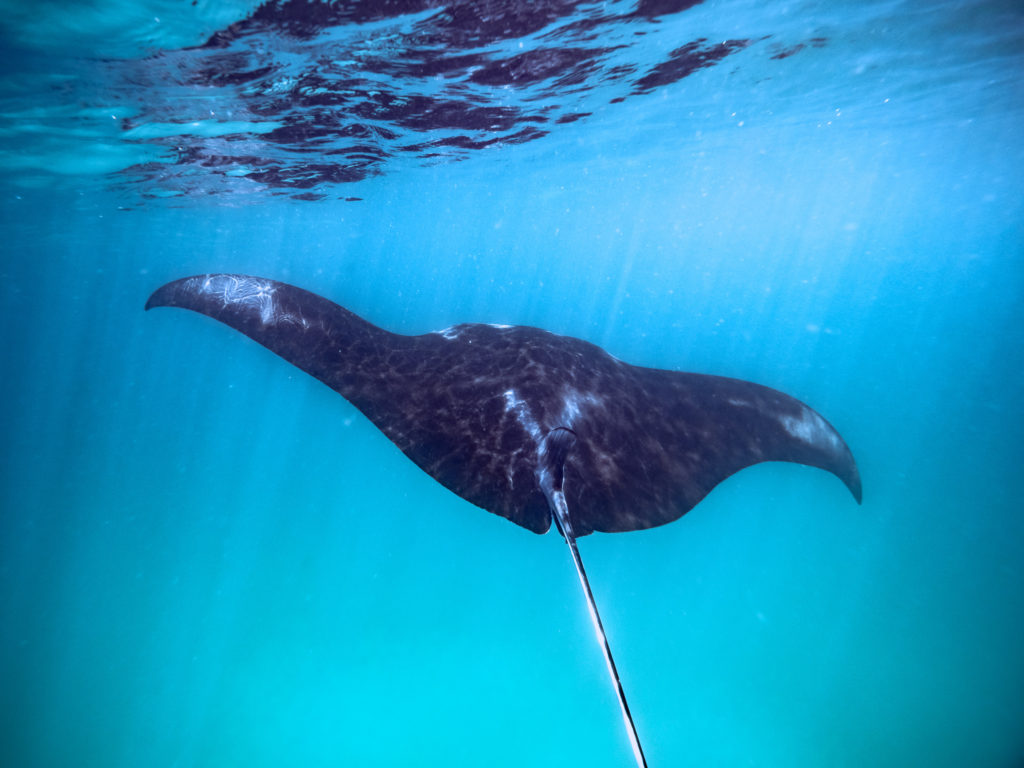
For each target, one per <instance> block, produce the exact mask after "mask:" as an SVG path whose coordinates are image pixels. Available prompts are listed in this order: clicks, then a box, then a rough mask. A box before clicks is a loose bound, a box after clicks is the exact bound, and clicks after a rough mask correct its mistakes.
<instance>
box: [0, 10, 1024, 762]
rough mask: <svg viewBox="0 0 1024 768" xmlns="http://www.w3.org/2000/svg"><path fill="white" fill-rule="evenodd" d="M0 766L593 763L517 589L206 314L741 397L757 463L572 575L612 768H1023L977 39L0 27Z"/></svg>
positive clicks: (957, 33) (546, 582)
mask: <svg viewBox="0 0 1024 768" xmlns="http://www.w3.org/2000/svg"><path fill="white" fill-rule="evenodd" d="M0 17H2V18H3V21H2V22H0V56H2V68H0V121H2V122H0V201H2V203H0V232H2V233H3V238H4V243H3V246H2V254H3V255H2V257H0V259H2V261H0V323H2V326H0V327H2V331H3V338H4V345H3V368H2V375H0V423H2V425H3V436H4V439H3V456H2V461H0V764H2V765H4V766H11V767H12V768H18V767H22V766H24V767H26V768H28V767H33V768H34V767H36V766H104V767H105V768H114V767H118V766H124V767H135V766H243V765H244V766H292V765H303V766H328V765H330V766H337V765H346V766H347V765H352V766H410V765H416V766H420V765H422V766H426V765H445V766H478V765H489V766H556V765H558V766H562V765H586V766H594V767H597V766H609V767H610V766H624V765H630V764H632V762H631V761H632V758H631V753H630V747H629V743H628V740H627V738H626V734H625V731H624V729H623V728H622V721H621V718H620V714H619V712H618V708H617V705H616V702H615V698H614V694H613V692H612V689H611V687H610V686H609V684H608V681H607V678H606V670H605V668H604V664H603V662H602V659H601V656H600V652H599V650H598V647H597V645H596V644H595V642H594V638H593V633H592V630H591V628H590V625H589V621H588V617H587V612H586V608H585V605H584V602H583V599H582V596H581V595H580V592H579V585H578V583H577V581H576V578H575V576H574V574H573V571H572V566H571V563H570V561H569V557H568V553H567V552H566V548H565V544H564V542H563V541H562V540H561V539H560V537H559V536H558V535H557V533H555V532H552V533H550V534H548V535H546V536H537V535H535V534H533V533H531V532H529V531H527V530H525V529H522V528H519V527H517V526H515V525H512V524H510V523H509V522H508V521H506V520H504V519H502V518H500V517H497V516H495V515H492V514H488V513H486V512H484V511H482V510H480V509H478V508H475V507H473V506H471V505H469V504H468V503H466V502H464V501H463V500H461V499H460V498H458V497H457V496H455V495H454V494H453V493H451V492H449V491H447V490H445V489H444V488H443V487H441V486H440V485H438V484H437V483H435V482H434V481H433V480H432V479H430V478H429V477H428V476H427V475H425V474H424V473H422V472H421V471H420V470H419V469H417V468H416V467H415V466H414V465H413V464H412V463H411V462H410V461H408V460H407V459H406V458H405V457H404V456H403V455H402V454H401V453H400V452H399V451H398V450H397V449H396V448H395V447H394V446H393V445H392V444H391V443H390V442H389V441H388V440H387V439H386V438H385V437H384V436H383V435H382V434H381V433H379V432H378V431H377V430H376V429H375V428H374V427H373V426H372V425H371V424H370V423H369V421H368V420H367V419H365V418H364V417H363V416H362V415H361V414H360V413H359V412H358V411H356V410H355V409H354V408H353V407H352V406H350V405H349V404H348V403H347V402H345V401H344V400H343V399H341V398H340V397H339V396H338V395H336V394H335V393H333V392H331V391H330V390H328V389H327V388H326V387H324V386H322V385H321V384H320V383H318V382H317V381H315V380H313V379H312V378H310V377H308V376H306V375H305V374H303V373H301V372H300V371H298V370H297V369H295V368H293V367H291V366H289V365H288V364H287V363H285V362H283V361H282V360H280V359H278V358H276V357H275V356H274V355H272V354H270V353H268V352H267V351H266V350H265V349H263V348H261V347H259V346H258V345H256V344H253V343H252V342H250V341H248V340H247V339H244V338H242V337H241V336H240V335H238V334H236V333H234V332H233V331H231V330H229V329H227V328H224V327H223V326H220V325H218V324H216V323H212V322H210V321H209V320H208V319H206V318H203V317H200V316H198V315H194V314H192V313H185V312H171V311H165V310H160V311H156V312H151V313H143V309H142V308H143V304H144V302H145V300H146V298H147V296H148V295H149V294H150V293H151V292H152V291H153V290H154V289H155V288H157V287H158V286H160V285H161V284H163V283H164V282H167V281H169V280H172V279H176V278H179V277H183V276H186V275H191V274H196V273H205V272H218V271H227V272H244V273H250V274H255V275H263V276H266V277H271V278H274V279H279V280H285V281H287V282H290V283H293V284H296V285H299V286H302V287H304V288H307V289H309V290H312V291H315V292H316V293H319V294H321V295H324V296H326V297H328V298H330V299H332V300H334V301H336V302H338V303H340V304H342V305H343V306H345V307H347V308H349V309H351V310H352V311H354V312H356V313H358V314H359V315H361V316H363V317H365V318H366V319H368V320H370V321H371V322H373V323H375V324H377V325H380V326H383V327H385V328H388V329H390V330H393V331H398V332H403V333H424V332H427V331H431V330H436V329H440V328H444V327H446V326H449V325H452V324H455V323H460V322H470V321H479V322H494V323H510V324H522V325H533V326H539V327H543V328H546V329H549V330H551V331H554V332H557V333H561V334H568V335H572V336H576V337H580V338H583V339H587V340H588V341H591V342H594V343H596V344H599V345H601V346H602V347H604V348H605V349H607V350H608V351H609V352H611V353H612V354H614V355H616V356H617V357H619V358H621V359H623V360H626V361H628V362H631V363H634V364H639V365H647V366H654V367H661V368H672V369H678V370H685V371H694V372H702V373H713V374H718V375H724V376H731V377H736V378H742V379H748V380H751V381H756V382H758V383H761V384H764V385H767V386H770V387H773V388H776V389H780V390H782V391H784V392H786V393H788V394H790V395H793V396H794V397H797V398H799V399H801V400H802V401H804V402H806V403H808V404H809V405H811V406H812V407H813V408H815V409H816V410H818V411H819V412H820V413H822V414H823V415H824V416H825V417H826V418H827V419H828V420H829V421H830V422H831V423H832V424H833V425H835V426H836V428H837V429H838V430H839V431H840V432H841V433H842V435H843V437H844V438H845V440H846V441H847V443H848V444H849V445H850V447H851V449H852V451H853V453H854V455H855V457H856V458H857V461H858V464H859V466H860V471H861V475H862V478H863V483H864V503H863V505H862V506H857V504H856V503H855V502H854V500H853V499H852V498H851V496H850V494H849V492H848V491H847V490H846V489H845V488H844V487H843V485H842V484H841V483H840V482H839V481H837V480H836V479H835V478H834V477H832V476H830V475H828V474H827V473H825V472H821V471H820V470H815V469H811V468H807V467H802V466H797V465H793V464H762V465H759V466H756V467H753V468H750V469H747V470H744V471H742V472H740V473H738V474H737V475H734V476H733V477H731V478H730V479H728V480H727V481H726V482H724V483H722V484H721V485H720V486H719V487H718V488H716V489H715V490H714V491H713V492H712V493H711V494H710V495H709V496H708V498H707V499H706V500H705V501H703V502H702V503H701V504H700V505H699V506H698V507H697V508H696V509H694V510H693V511H692V512H690V513H689V514H687V515H686V516H685V517H683V518H682V519H681V520H679V521H677V522H675V523H673V524H671V525H667V526H663V527H660V528H654V529H651V530H646V531H638V532H631V533H621V534H614V535H611V534H594V535H592V536H588V537H586V538H584V539H582V540H581V541H580V549H581V553H582V556H583V560H584V562H585V563H586V565H587V569H588V573H589V575H590V579H591V582H592V585H593V588H594V592H595V595H596V598H597V602H598V605H599V606H600V609H601V612H602V617H603V619H604V623H605V626H606V629H607V631H608V635H609V639H610V642H611V646H612V649H613V651H614V653H615V657H616V661H617V663H618V666H619V671H620V673H621V675H622V679H623V684H624V686H625V689H626V694H627V696H628V697H629V701H630V706H631V709H632V711H633V715H634V718H635V720H636V723H637V728H638V731H639V734H640V738H641V740H642V742H643V745H644V750H645V752H646V754H647V758H648V761H649V763H650V765H651V766H656V767H664V766H686V765H708V766H778V767H779V768H791V767H793V766H882V767H886V766H891V767H893V768H895V767H897V766H906V765H928V766H949V767H950V768H952V767H954V766H965V765H971V766H992V767H1006V768H1009V767H1011V766H1021V765H1024V515H1022V514H1021V499H1022V497H1024V472H1022V471H1021V458H1022V455H1024V451H1022V447H1021V430H1022V427H1024V418H1022V417H1024V399H1022V394H1024V351H1022V343H1021V342H1022V330H1021V328H1022V323H1024V311H1022V297H1024V263H1022V260H1024V259H1022V257H1024V226H1022V222H1024V219H1022V214H1024V194H1022V192H1024V182H1022V179H1024V140H1022V135H1021V134H1022V129H1021V125H1022V118H1024V100H1022V99H1024V87H1022V85H1021V79H1020V72H1022V71H1024V42H1022V41H1024V8H1022V7H1021V5H1020V3H1017V2H983V1H982V2H935V3H921V2H910V1H909V0H903V1H901V0H885V1H883V0H871V1H870V2H840V3H827V4H826V3H815V2H792V3H781V4H764V3H755V2H751V1H749V0H722V1H721V2H715V1H712V0H709V1H708V2H704V3H699V2H682V1H681V0H675V1H673V0H640V2H639V3H635V2H632V1H631V2H609V3H589V4H584V3H573V2H568V1H565V2H554V1H550V2H538V3H520V4H515V3H511V2H483V1H482V0H473V1H470V0H461V1H459V0H455V1H454V2H451V3H447V4H444V5H442V4H440V3H431V2H427V1H426V0H424V1H423V2H416V1H415V0H403V2H400V3H399V2H395V3H386V2H379V3H369V2H366V3H360V2H344V3H320V2H308V3H307V2H298V0H293V1H292V2H280V3H268V4H265V5H260V4H259V3H257V2H249V3H245V2H223V3H208V2H203V1H202V0H197V2H193V3H192V4H191V5H189V4H184V3H177V2H170V1H169V0H162V1H157V0H154V1H153V2H146V3H139V2H108V3H104V4H102V6H94V5H87V6H82V7H68V5H67V4H64V3H60V2H56V1H53V2H33V3H29V2H26V1H25V0H21V1H20V2H18V1H17V0H4V1H3V2H2V3H0Z"/></svg>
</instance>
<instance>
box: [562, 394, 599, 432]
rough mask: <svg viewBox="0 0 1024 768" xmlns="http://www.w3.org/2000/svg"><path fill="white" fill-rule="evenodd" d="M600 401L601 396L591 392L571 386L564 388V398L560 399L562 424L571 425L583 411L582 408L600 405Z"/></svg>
mask: <svg viewBox="0 0 1024 768" xmlns="http://www.w3.org/2000/svg"><path fill="white" fill-rule="evenodd" d="M602 402H603V401H602V400H601V398H600V397H598V396H597V395H595V394H594V393H593V392H580V391H579V390H576V389H572V388H571V387H570V388H568V389H566V391H565V396H564V399H563V400H562V424H563V426H566V427H572V426H573V425H574V422H575V421H576V420H577V419H578V418H579V417H580V415H581V414H582V413H583V409H585V408H595V407H600V406H601V405H602Z"/></svg>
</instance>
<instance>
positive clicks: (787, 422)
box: [779, 408, 839, 450]
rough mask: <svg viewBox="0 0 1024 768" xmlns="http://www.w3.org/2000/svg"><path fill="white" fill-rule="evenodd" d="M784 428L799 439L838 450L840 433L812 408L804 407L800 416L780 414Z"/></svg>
mask: <svg viewBox="0 0 1024 768" xmlns="http://www.w3.org/2000/svg"><path fill="white" fill-rule="evenodd" d="M779 421H780V422H781V423H782V428H783V429H785V430H786V431H787V432H789V434H791V435H792V436H793V437H795V438H796V439H797V440H802V441H803V442H805V443H807V444H808V445H813V446H816V447H818V448H829V449H831V450H838V448H839V435H837V434H836V431H835V430H834V429H832V427H830V426H829V425H828V423H827V422H826V421H825V420H824V419H823V418H821V416H819V415H818V414H817V413H815V412H814V411H812V410H811V409H810V408H803V409H802V410H801V412H800V415H799V416H780V417H779Z"/></svg>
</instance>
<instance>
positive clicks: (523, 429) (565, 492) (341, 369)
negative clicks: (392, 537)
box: [146, 274, 861, 766]
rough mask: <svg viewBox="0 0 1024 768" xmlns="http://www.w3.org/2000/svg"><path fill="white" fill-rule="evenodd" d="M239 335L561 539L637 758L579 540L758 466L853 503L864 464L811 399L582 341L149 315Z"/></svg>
mask: <svg viewBox="0 0 1024 768" xmlns="http://www.w3.org/2000/svg"><path fill="white" fill-rule="evenodd" d="M161 306H170V307H182V308H185V309H191V310H194V311H196V312H199V313H201V314H204V315H207V316H209V317H212V318H214V319H215V320H219V321H220V322H222V323H224V324H226V325H228V326H230V327H232V328H234V329H236V330H238V331H241V332H242V333H244V334H245V335H246V336H249V337H250V338H252V339H254V340H255V341H257V342H259V343H260V344H262V345H263V346H265V347H267V348H268V349H270V350H271V351H272V352H275V353H276V354H278V355H280V356H281V357H283V358H284V359H285V360H287V361H288V362H290V363H292V364H294V365H296V366H298V367H299V368H301V369H302V370H303V371H305V372H306V373H308V374H310V375H311V376H313V377H315V378H317V379H319V380H320V381H322V382H323V383H324V384H326V385H327V386H329V387H330V388H331V389H333V390H335V391H336V392H338V393H339V394H341V395H342V396H343V397H344V398H345V399H347V400H348V401H349V402H351V403H352V404H353V405H354V406H355V407H356V408H358V409H359V410H360V411H362V412H363V413H364V414H365V415H366V416H367V417H368V418H369V419H370V420H371V421H372V422H373V423H374V424H375V425H376V426H377V427H378V428H379V429H380V430H381V431H382V432H383V433H384V434H385V435H387V437H388V438H389V439H390V440H391V441H392V442H394V443H395V445H397V446H398V447H399V448H400V449H401V450H402V452H403V453H405V455H406V456H408V457H409V458H410V459H412V461H413V462H415V463H416V465H417V466H419V467H420V468H421V469H422V470H423V471H425V472H426V473H427V474H429V475H430V476H431V477H433V478H434V479H435V480H437V481H438V482H439V483H441V484H442V485H444V486H445V487H446V488H448V489H450V490H452V491H453V492H455V493H456V494H458V495H459V496H461V497H462V498H464V499H466V500H467V501H469V502H471V503H473V504H475V505H477V506H479V507H481V508H483V509H485V510H487V511H489V512H493V513H495V514H497V515H501V516H502V517H504V518H507V519H508V520H511V521H512V522H513V523H516V524H517V525H520V526H523V527H524V528H528V529H529V530H531V531H534V532H536V533H545V532H546V531H547V530H548V529H549V528H550V526H551V523H552V521H554V523H555V525H556V526H557V528H558V530H559V531H560V532H561V534H562V536H563V537H564V538H565V540H566V542H567V543H568V545H569V549H570V553H571V556H572V559H573V563H574V565H575V567H576V571H577V575H578V576H579V579H580V583H581V585H582V587H583V591H584V594H585V595H586V598H587V605H588V609H589V611H590V616H591V620H592V621H593V623H594V626H595V629H596V630H597V633H598V638H599V641H600V643H601V646H602V651H603V653H604V657H605V661H606V663H607V666H608V669H609V672H610V674H611V678H612V681H613V684H614V685H615V688H616V694H617V696H618V699H619V704H620V707H621V709H622V714H623V718H624V720H625V723H626V726H627V733H628V734H629V737H630V742H631V745H632V748H633V753H634V756H635V758H636V761H637V764H638V765H640V766H645V765H646V760H645V758H644V755H643V750H642V748H641V746H640V741H639V738H638V736H637V734H636V729H635V726H634V725H633V720H632V717H631V715H630V713H629V707H628V705H627V704H626V698H625V694H624V692H623V690H622V685H621V682H620V681H619V676H618V672H617V670H616V668H615V663H614V661H613V659H612V656H611V650H610V648H609V646H608V641H607V638H606V635H605V632H604V629H603V627H602V626H601V620H600V617H599V614H598V612H597V607H596V603H595V601H594V598H593V594H592V592H591V590H590V586H589V583H588V581H587V577H586V572H585V571H584V569H583V563H582V561H581V559H580V556H579V550H578V547H577V545H576V539H577V538H578V537H580V536H585V535H587V534H589V533H591V532H593V531H602V532H617V531H633V530H639V529H644V528H651V527H654V526H657V525H663V524H665V523H669V522H672V521H673V520H676V519H678V518H679V517H681V516H682V515H684V514H685V513H686V512H688V511H689V510H690V509H692V508H693V507H694V506H695V505H696V504H697V503H698V502H699V501H700V500H701V499H703V498H704V497H705V496H706V495H707V494H708V493H709V492H710V491H711V489H712V488H714V487H715V486H716V485H717V484H718V483H720V482H721V481H722V480H724V479H725V478H727V477H729V476H730V475H731V474H733V473H735V472H737V471H738V470H740V469H743V468H744V467H748V466H750V465H752V464H757V463H759V462H762V461H788V462H795V463H798V464H807V465H810V466H814V467H819V468H821V469H824V470H827V471H829V472H832V473H833V474H835V475H836V476H837V477H838V478H839V479H840V480H842V481H843V482H844V483H845V484H846V486H847V487H848V488H849V489H850V491H851V493H853V495H854V497H855V498H856V499H857V501H858V502H860V500H861V482H860V476H859V474H858V471H857V466H856V464H855V462H854V460H853V456H852V454H851V453H850V450H849V448H848V447H847V446H846V443H845V442H844V441H843V439H842V438H841V437H840V436H839V433H838V432H836V430H835V429H834V428H833V427H832V426H831V425H830V424H829V423H828V422H827V421H825V419H824V418H823V417H822V416H820V415H819V414H818V413H817V412H816V411H814V410H813V409H811V408H810V407H809V406H807V405H804V404H803V403H801V402H800V401H798V400H796V399H794V398H792V397H790V396H788V395H785V394H783V393H781V392H778V391H776V390H773V389H769V388H768V387H764V386H761V385H759V384H754V383H751V382H748V381H741V380H738V379H730V378H724V377H721V376H709V375H704V374H697V373H682V372H677V371H666V370H657V369H653V368H643V367H639V366H634V365H630V364H628V363H625V362H622V361H621V360H618V359H616V358H615V357H613V356H612V355H609V354H608V353H607V352H605V351H604V350H602V349H601V348H600V347H597V346H595V345H594V344H591V343H589V342H586V341H582V340H580V339H575V338H571V337H568V336H559V335H557V334H553V333H549V332H547V331H544V330H541V329H538V328H529V327H523V326H507V325H488V324H478V323H470V324H463V325H456V326H452V327H451V328H446V329H445V330H442V331H438V332H434V333H427V334H423V335H419V336H406V335H402V334H396V333H390V332H388V331H386V330H384V329H382V328H378V327H377V326H375V325H373V324H371V323H369V322H367V321H366V320H363V319H362V318H360V317H358V316H357V315H355V314H353V313H352V312H349V311H348V310H346V309H344V308H343V307H340V306H338V305H337V304H334V303H333V302H331V301H329V300H327V299H325V298H323V297H321V296H318V295H316V294H314V293H310V292H309V291H305V290H303V289H301V288H297V287H295V286H292V285H287V284H285V283H280V282H277V281H274V280H269V279H265V278H260V277H251V276H248V275H227V274H211V275H200V276H195V277H187V278H184V279H181V280H176V281H174V282H171V283H168V284H166V285H164V286H163V287H161V288H159V289H158V290H157V291H156V292H154V293H153V295H152V296H150V298H149V301H147V302H146V309H150V308H152V307H161Z"/></svg>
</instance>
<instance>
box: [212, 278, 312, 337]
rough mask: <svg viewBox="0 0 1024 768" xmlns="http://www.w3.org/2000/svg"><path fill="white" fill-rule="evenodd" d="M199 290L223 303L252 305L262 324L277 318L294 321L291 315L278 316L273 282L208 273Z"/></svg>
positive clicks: (274, 320)
mask: <svg viewBox="0 0 1024 768" xmlns="http://www.w3.org/2000/svg"><path fill="white" fill-rule="evenodd" d="M201 290H202V291H203V292H204V293H211V294H214V295H215V296H219V297H220V299H221V301H223V302H224V304H225V305H228V304H242V305H245V306H249V307H252V308H254V309H256V310H257V311H258V312H259V313H260V322H262V323H263V324H264V325H268V324H270V323H273V322H276V321H277V320H278V319H282V320H291V321H293V322H294V321H295V318H294V317H292V316H291V315H287V316H285V317H282V318H278V313H277V308H276V306H275V302H274V291H275V290H276V289H275V288H274V285H273V283H270V282H267V281H266V280H259V279H255V278H252V277H244V276H240V275H208V276H207V277H205V278H203V284H202V288H201Z"/></svg>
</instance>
